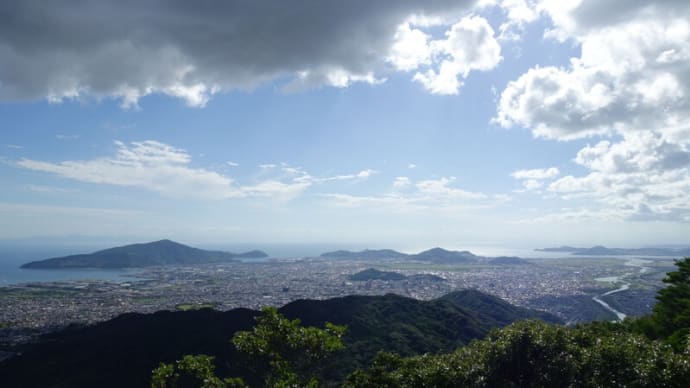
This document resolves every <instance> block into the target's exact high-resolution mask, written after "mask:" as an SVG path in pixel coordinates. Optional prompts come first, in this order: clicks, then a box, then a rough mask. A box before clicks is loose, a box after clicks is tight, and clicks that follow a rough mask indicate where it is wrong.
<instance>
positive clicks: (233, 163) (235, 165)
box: [225, 161, 240, 167]
mask: <svg viewBox="0 0 690 388" xmlns="http://www.w3.org/2000/svg"><path fill="white" fill-rule="evenodd" d="M225 164H227V165H228V166H230V167H238V166H239V165H240V164H239V163H237V162H232V161H227V162H225Z"/></svg>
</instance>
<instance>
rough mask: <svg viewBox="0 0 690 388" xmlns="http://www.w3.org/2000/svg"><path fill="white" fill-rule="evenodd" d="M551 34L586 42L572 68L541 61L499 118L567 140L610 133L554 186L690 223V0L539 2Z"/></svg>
mask: <svg viewBox="0 0 690 388" xmlns="http://www.w3.org/2000/svg"><path fill="white" fill-rule="evenodd" d="M532 7H534V9H535V10H536V11H538V12H541V13H542V14H543V15H547V16H548V17H549V18H550V19H551V20H552V22H553V28H552V29H551V30H550V31H548V32H547V33H546V36H547V37H551V38H555V39H558V40H561V41H566V40H569V41H570V42H572V43H575V44H578V45H580V48H581V55H580V56H579V57H577V58H572V59H571V63H570V65H569V66H567V67H561V68H559V67H534V68H532V69H530V70H529V71H527V72H526V73H524V74H523V75H522V76H520V77H519V78H518V79H517V80H515V81H512V82H510V83H509V84H508V86H507V87H506V88H505V90H504V91H503V93H502V94H501V97H500V102H499V104H498V111H497V115H496V118H495V119H494V121H495V122H497V123H499V124H500V125H501V126H503V127H506V128H509V127H514V126H517V127H524V128H528V129H530V130H531V131H532V133H533V134H534V136H536V137H542V138H547V139H555V140H560V141H569V140H573V139H582V138H587V137H606V138H605V139H600V140H598V141H596V142H594V144H593V145H587V146H585V147H583V148H582V149H581V150H580V151H579V152H578V153H577V155H576V156H575V158H574V161H575V162H576V163H578V164H579V165H581V166H582V167H584V168H586V169H587V170H588V173H586V174H584V175H582V176H573V175H568V176H564V177H562V178H560V179H558V180H556V181H554V182H553V183H551V184H550V185H549V186H548V190H549V191H551V192H552V193H556V194H559V195H561V197H562V198H563V199H565V200H579V199H583V198H589V200H590V201H591V202H590V204H591V209H589V210H591V212H590V213H588V214H600V213H601V214H603V213H602V212H601V210H602V209H608V210H607V212H606V214H609V212H610V211H616V212H617V214H618V215H619V217H621V218H625V219H635V220H651V219H655V216H656V217H657V218H656V219H658V220H675V221H688V220H690V216H689V214H690V210H689V209H690V173H689V168H690V124H689V123H690V99H688V96H690V71H689V70H688V69H690V3H687V2H681V1H677V2H673V1H669V2H654V3H647V2H633V1H611V2H597V1H587V0H585V1H579V2H569V3H563V2H559V1H550V0H549V1H541V2H539V3H537V4H534V5H532Z"/></svg>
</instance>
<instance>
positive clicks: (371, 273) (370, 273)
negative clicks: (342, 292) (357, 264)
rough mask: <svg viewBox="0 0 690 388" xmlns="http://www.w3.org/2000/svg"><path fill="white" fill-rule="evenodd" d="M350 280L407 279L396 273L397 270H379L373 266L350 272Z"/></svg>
mask: <svg viewBox="0 0 690 388" xmlns="http://www.w3.org/2000/svg"><path fill="white" fill-rule="evenodd" d="M349 279H350V280H354V281H356V282H364V281H367V280H393V281H395V280H403V279H407V276H405V275H403V274H401V273H397V272H391V271H379V270H377V269H374V268H368V269H365V270H363V271H359V272H357V273H356V274H352V275H350V276H349Z"/></svg>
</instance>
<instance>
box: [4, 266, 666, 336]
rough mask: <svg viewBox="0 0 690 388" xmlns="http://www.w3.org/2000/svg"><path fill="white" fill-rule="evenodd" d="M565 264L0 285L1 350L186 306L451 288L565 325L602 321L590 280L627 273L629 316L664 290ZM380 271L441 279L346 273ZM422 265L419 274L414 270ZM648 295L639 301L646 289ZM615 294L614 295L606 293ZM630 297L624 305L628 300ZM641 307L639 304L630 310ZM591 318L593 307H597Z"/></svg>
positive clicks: (248, 272)
mask: <svg viewBox="0 0 690 388" xmlns="http://www.w3.org/2000/svg"><path fill="white" fill-rule="evenodd" d="M584 264H586V265H583V263H582V261H578V263H577V264H569V262H568V261H565V260H539V261H532V264H530V265H511V266H487V265H479V266H472V265H461V266H452V265H442V266H441V265H433V264H430V265H428V266H426V267H425V266H423V265H421V266H420V265H419V263H416V264H415V265H413V266H411V265H410V263H409V262H405V261H400V262H393V261H387V262H385V263H364V262H361V261H345V260H323V259H311V260H306V259H305V260H296V261H270V262H261V263H239V262H233V263H223V264H209V265H199V266H179V267H178V266H167V267H152V268H147V269H145V270H143V271H142V272H140V273H137V274H136V275H134V276H136V279H133V280H132V281H121V282H113V281H103V280H101V281H95V280H94V281H90V280H78V281H66V282H51V283H32V284H19V285H13V286H6V287H0V306H2V308H0V343H1V342H2V341H4V342H17V341H22V340H25V339H26V338H27V336H32V335H35V334H36V333H40V332H44V331H47V330H53V329H54V328H57V327H64V326H66V325H69V324H75V323H76V324H90V323H94V322H99V321H104V320H107V319H110V318H113V317H115V316H117V315H120V314H122V313H126V312H140V313H150V312H154V311H158V310H175V309H180V308H181V306H184V308H185V309H188V308H190V307H191V308H193V307H194V306H209V305H210V306H214V308H216V309H219V310H229V309H232V308H236V307H247V308H252V309H258V308H261V307H263V306H282V305H284V304H287V303H289V302H291V301H294V300H297V299H326V298H332V297H338V296H345V295H351V294H361V295H382V294H387V293H395V294H399V295H403V296H409V297H413V298H417V299H422V300H428V299H433V298H436V297H439V296H442V295H444V294H446V293H448V292H450V291H452V290H456V289H463V288H474V289H478V290H480V291H484V292H487V293H490V294H493V295H496V296H498V297H501V298H503V299H505V300H507V301H509V302H511V303H513V304H516V305H520V306H525V307H532V308H538V309H542V310H546V311H550V312H552V313H555V314H557V315H560V316H561V317H562V318H564V319H565V320H566V321H568V322H579V321H583V320H590V319H593V318H596V317H598V316H600V317H604V316H605V314H606V312H605V311H604V312H603V313H602V311H601V308H600V307H597V306H598V305H597V304H596V303H593V302H592V303H591V304H590V305H591V306H589V305H588V308H590V307H591V308H592V309H599V310H598V312H599V313H600V315H598V316H597V315H596V314H595V315H593V316H588V315H587V313H586V312H583V311H581V310H582V307H578V308H573V301H574V300H580V301H582V303H588V301H589V299H591V297H592V296H596V295H599V294H601V293H603V292H605V291H606V290H608V289H611V288H613V287H614V285H613V284H608V283H606V282H601V281H598V280H596V279H598V278H601V277H603V276H628V281H635V282H636V285H637V286H638V287H637V288H636V290H637V292H638V295H642V296H640V297H636V298H632V299H633V300H632V301H630V300H629V301H627V302H626V303H628V304H631V305H632V306H628V307H627V308H628V312H632V314H630V315H639V314H644V313H646V312H648V311H649V309H650V302H649V300H648V299H649V298H651V300H653V295H654V294H655V293H656V290H657V289H658V288H659V287H660V286H661V282H660V281H659V279H660V278H659V276H657V275H655V271H654V270H650V271H645V273H644V274H639V276H637V277H636V278H634V279H633V278H631V276H630V271H631V270H630V268H628V267H625V266H624V265H622V262H621V265H612V264H611V262H610V261H606V262H598V261H596V260H591V261H589V262H587V263H584ZM376 265H385V267H386V269H387V270H389V271H396V272H400V273H402V274H405V275H413V274H419V273H429V274H434V275H436V276H438V277H440V278H442V279H439V278H437V277H433V276H429V277H409V276H408V277H407V278H405V279H402V280H396V281H383V280H367V281H352V280H350V275H351V274H353V273H356V272H358V271H361V270H363V269H365V268H369V267H371V266H376ZM420 268H423V269H420ZM640 290H648V294H649V297H648V298H647V300H645V296H644V295H646V294H645V293H644V292H642V293H641V294H640V292H641V291H640ZM612 296H613V295H612ZM628 299H630V298H628ZM635 304H639V306H635ZM593 311H595V310H593Z"/></svg>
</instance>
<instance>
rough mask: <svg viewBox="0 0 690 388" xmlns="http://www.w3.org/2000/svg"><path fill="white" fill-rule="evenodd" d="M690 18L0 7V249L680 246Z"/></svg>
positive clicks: (498, 7) (198, 5)
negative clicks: (54, 244)
mask: <svg viewBox="0 0 690 388" xmlns="http://www.w3.org/2000/svg"><path fill="white" fill-rule="evenodd" d="M688 95H690V3H688V2H687V1H653V2H648V1H637V0H618V1H614V0H610V1H601V0H598V1H589V0H583V1H571V2H562V1H554V0H533V1H531V0H528V1H524V0H484V1H462V0H459V1H458V0H456V1H446V0H434V1H405V0H400V1H375V2H374V1H365V0H361V1H358V0H351V1H343V0H341V1H336V0H319V1H316V0H314V1H308V0H299V1H289V2H287V1H279V0H273V1H252V2H241V1H211V0H208V1H199V2H188V1H182V0H180V1H150V2H141V1H119V2H112V1H105V0H102V1H100V0H95V1H90V2H87V3H81V4H76V3H75V2H72V1H51V2H44V1H35V0H8V1H3V2H2V3H0V180H1V181H2V190H0V240H4V241H14V240H27V239H28V240H30V241H34V240H41V239H62V240H64V241H70V239H79V238H90V239H102V240H104V239H115V240H118V241H131V242H140V241H149V240H157V239H162V238H171V239H175V240H179V241H182V242H187V243H198V244H212V243H213V244H219V243H228V244H242V243H252V244H262V243H264V244H268V243H294V244H301V243H304V244H315V243H319V244H329V243H333V244H338V245H340V246H347V245H351V246H353V247H354V246H357V247H371V248H376V247H391V248H397V249H403V250H415V249H422V248H428V247H432V246H444V247H448V248H464V247H468V246H482V245H483V246H515V247H535V248H536V247H542V246H552V245H562V244H570V245H586V246H589V245H595V244H603V245H608V246H624V247H636V246H646V245H660V244H689V243H690V175H689V170H690V124H688V123H690V102H689V101H690V100H689V99H688Z"/></svg>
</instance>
